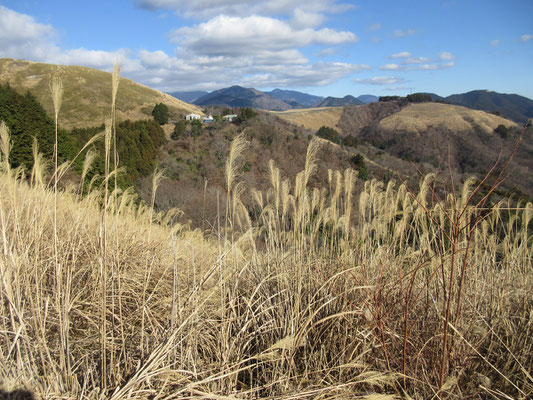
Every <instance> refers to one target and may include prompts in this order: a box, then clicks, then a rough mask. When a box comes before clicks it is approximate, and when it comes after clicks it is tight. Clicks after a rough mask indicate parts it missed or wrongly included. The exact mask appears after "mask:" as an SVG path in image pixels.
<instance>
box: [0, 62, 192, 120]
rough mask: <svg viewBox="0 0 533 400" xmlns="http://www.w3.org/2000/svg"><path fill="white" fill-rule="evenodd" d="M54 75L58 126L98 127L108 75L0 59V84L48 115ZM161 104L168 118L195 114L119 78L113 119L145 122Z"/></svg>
mask: <svg viewBox="0 0 533 400" xmlns="http://www.w3.org/2000/svg"><path fill="white" fill-rule="evenodd" d="M54 74H59V76H61V78H62V80H63V89H64V93H63V106H62V108H61V114H60V124H61V126H63V127H65V128H80V127H87V126H95V125H100V124H102V123H103V122H104V120H105V118H107V117H108V115H109V107H110V104H111V74H110V73H108V72H104V71H99V70H96V69H92V68H87V67H77V66H64V65H54V64H44V63H34V62H30V61H23V60H12V59H6V58H3V59H0V82H2V83H9V84H10V85H11V87H13V88H14V89H16V90H17V91H19V92H21V93H23V92H25V91H27V90H29V91H30V92H31V93H32V94H33V95H34V96H35V97H36V98H37V100H38V101H39V102H40V103H41V104H42V105H43V107H44V109H45V110H46V112H47V113H48V114H49V115H52V110H53V105H52V98H51V96H50V89H49V82H50V79H51V77H52V76H53V75H54ZM157 103H164V104H166V105H167V106H168V107H169V110H170V114H171V116H172V115H173V114H174V115H179V114H185V113H190V112H196V113H199V112H200V109H199V108H198V107H196V106H194V105H191V104H188V103H185V102H183V101H180V100H178V99H176V98H174V97H172V96H170V95H168V94H165V93H162V92H159V91H157V90H154V89H150V88H148V87H146V86H143V85H141V84H138V83H135V82H133V81H131V80H129V79H126V78H121V79H120V85H119V89H118V94H117V119H118V120H119V121H121V120H126V119H131V120H139V119H149V118H151V117H152V116H151V112H152V109H153V107H154V105H155V104H157Z"/></svg>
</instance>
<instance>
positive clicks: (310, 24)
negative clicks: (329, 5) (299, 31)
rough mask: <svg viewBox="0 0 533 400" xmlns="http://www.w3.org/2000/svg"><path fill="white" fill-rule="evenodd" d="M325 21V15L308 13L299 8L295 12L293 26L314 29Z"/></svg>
mask: <svg viewBox="0 0 533 400" xmlns="http://www.w3.org/2000/svg"><path fill="white" fill-rule="evenodd" d="M324 20H325V17H324V15H323V14H320V13H316V12H307V11H303V10H301V9H299V8H297V9H296V10H294V13H293V18H292V20H291V25H292V26H293V27H294V28H314V27H316V26H319V25H321V24H322V23H323V22H324Z"/></svg>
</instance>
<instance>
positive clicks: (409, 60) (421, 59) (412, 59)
mask: <svg viewBox="0 0 533 400" xmlns="http://www.w3.org/2000/svg"><path fill="white" fill-rule="evenodd" d="M428 61H429V58H427V57H408V58H406V59H405V60H403V61H402V64H422V63H427V62H428Z"/></svg>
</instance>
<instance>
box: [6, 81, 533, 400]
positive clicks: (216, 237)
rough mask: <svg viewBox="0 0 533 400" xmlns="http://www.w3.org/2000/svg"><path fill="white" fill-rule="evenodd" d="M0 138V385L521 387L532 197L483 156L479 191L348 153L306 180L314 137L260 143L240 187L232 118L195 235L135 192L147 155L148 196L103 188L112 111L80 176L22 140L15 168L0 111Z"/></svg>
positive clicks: (532, 322)
mask: <svg viewBox="0 0 533 400" xmlns="http://www.w3.org/2000/svg"><path fill="white" fill-rule="evenodd" d="M116 86H117V81H116V79H115V80H114V84H113V91H114V92H115V93H116ZM58 87H59V86H58ZM59 92H60V90H57V91H56V92H55V94H56V96H55V98H56V101H55V102H54V103H55V104H56V107H55V113H56V115H58V114H59V118H61V113H60V112H59V111H60V110H59V109H58V108H59V106H58V105H59V104H60V103H61V101H60V96H59V95H58V94H59ZM111 108H112V109H113V107H111ZM0 139H1V140H0V152H1V159H0V166H1V167H0V168H1V171H0V296H1V298H2V302H1V303H0V394H2V395H4V396H7V395H9V394H10V393H11V394H13V395H14V394H15V393H18V394H20V393H22V392H21V391H27V392H28V393H31V395H32V396H34V397H35V398H37V399H40V398H43V399H113V400H118V399H165V400H171V399H221V400H222V399H234V400H235V399H348V398H350V399H374V400H375V399H396V398H411V399H428V398H431V399H459V398H495V399H511V398H516V399H526V398H530V397H531V395H532V394H533V378H532V370H531V365H533V362H532V361H533V319H532V317H531V310H532V309H533V296H532V294H531V287H532V285H533V271H532V255H533V237H532V235H531V220H532V217H533V205H532V204H531V203H527V204H524V203H519V204H516V203H515V202H512V201H510V200H507V199H503V200H501V201H499V202H498V203H496V204H491V203H490V202H489V201H488V199H489V195H490V192H491V191H493V190H494V189H496V188H497V186H498V184H499V182H500V180H501V179H500V178H501V176H495V177H494V180H493V182H494V183H493V184H492V186H491V189H489V191H488V193H487V191H486V188H485V187H482V186H475V185H474V180H468V181H467V182H465V183H464V184H463V185H461V186H460V187H457V188H456V187H453V188H452V187H450V191H449V192H448V193H444V194H443V193H442V192H441V191H440V190H438V189H437V185H438V187H442V183H443V182H442V181H443V180H445V177H442V176H439V175H427V176H425V177H422V179H421V181H420V185H419V186H418V187H417V188H413V187H408V186H406V185H403V184H401V183H396V182H394V181H390V182H389V183H388V184H384V183H383V182H379V181H377V180H371V181H367V182H365V184H364V185H362V189H361V191H360V192H359V193H355V190H354V187H355V183H356V181H357V179H358V178H357V173H356V172H354V171H353V170H351V169H347V170H345V171H332V170H330V171H328V177H329V179H328V182H327V184H326V185H324V187H322V188H319V187H316V188H313V189H311V188H310V187H309V181H310V179H311V178H312V176H313V175H314V174H315V173H316V172H317V170H318V168H320V165H319V164H318V163H317V158H316V155H317V152H318V151H319V148H320V146H321V145H322V144H321V143H322V141H321V140H318V139H314V140H312V141H311V142H310V144H309V147H308V149H307V155H306V161H305V166H304V168H303V170H302V171H301V172H299V173H298V174H297V175H296V176H295V177H284V176H281V173H280V170H279V169H278V168H277V166H276V164H275V162H274V161H271V162H270V163H269V164H268V166H265V167H266V168H268V170H269V172H270V181H271V187H270V188H269V189H268V190H266V191H257V190H254V189H253V188H248V187H246V186H245V185H244V184H242V181H241V180H240V174H241V171H242V162H243V155H244V154H246V151H247V149H248V142H247V140H246V139H245V136H243V135H239V136H237V137H236V138H235V139H234V140H233V143H232V145H231V149H230V152H229V155H228V157H227V158H226V160H225V172H226V174H225V188H226V190H225V193H221V194H220V195H221V197H224V198H225V199H226V201H225V204H226V206H225V207H223V208H222V209H220V210H219V219H218V223H217V225H216V227H215V229H214V234H213V235H211V236H209V237H207V236H205V235H204V233H203V232H200V231H198V230H191V229H190V228H189V227H187V226H186V225H180V224H178V223H177V222H176V213H177V211H175V210H174V211H170V212H168V213H165V214H161V213H158V212H157V211H156V210H154V209H153V207H151V206H152V205H153V204H154V202H155V199H156V197H157V188H158V183H159V182H160V179H161V177H162V175H161V173H159V172H156V173H155V174H154V177H153V184H152V191H151V201H149V202H148V203H147V204H145V203H138V202H136V201H135V199H134V195H133V193H132V192H131V191H126V192H123V193H121V192H109V187H108V185H107V183H106V182H108V181H109V180H110V179H113V177H114V173H115V172H116V168H117V165H116V162H113V129H112V124H111V125H109V124H108V126H107V129H106V132H105V136H104V141H105V148H106V179H105V180H104V182H103V183H102V186H101V187H94V185H93V186H92V190H91V191H90V192H89V194H88V195H86V196H81V195H80V187H79V186H71V187H70V188H66V189H61V190H60V189H59V187H60V186H59V185H56V184H54V182H57V179H60V178H61V176H62V175H63V174H64V171H65V169H64V167H59V166H57V165H56V166H54V167H48V168H47V167H46V165H45V164H44V163H43V162H42V160H41V159H40V158H39V157H38V153H37V152H36V153H35V158H36V164H35V165H36V166H35V167H34V169H33V171H29V174H28V179H27V178H26V176H25V174H24V173H23V171H21V170H13V169H12V168H11V167H10V165H9V162H8V161H7V160H8V156H9V151H10V142H9V132H8V130H7V128H6V126H5V125H1V127H0ZM86 167H87V168H90V164H89V163H86ZM503 169H504V170H505V167H504V168H503ZM84 170H85V168H84ZM56 172H58V175H56ZM56 176H57V178H54V177H56ZM50 178H52V179H50ZM47 182H51V184H47ZM82 184H83V180H82V182H80V185H82ZM85 184H86V185H88V186H91V183H90V182H85ZM482 188H483V190H484V192H483V193H482V192H481V189H482ZM245 193H249V194H250V195H251V196H252V197H253V199H254V207H253V210H252V209H247V208H246V207H245V206H244V204H243V202H242V197H243V196H244V195H245Z"/></svg>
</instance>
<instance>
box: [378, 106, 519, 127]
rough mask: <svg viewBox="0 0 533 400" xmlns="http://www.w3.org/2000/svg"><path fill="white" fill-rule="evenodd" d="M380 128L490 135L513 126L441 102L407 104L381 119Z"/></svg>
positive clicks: (489, 116) (484, 114)
mask: <svg viewBox="0 0 533 400" xmlns="http://www.w3.org/2000/svg"><path fill="white" fill-rule="evenodd" d="M380 125H381V126H382V127H383V128H385V129H389V130H394V131H399V132H404V131H406V132H412V133H417V134H423V133H424V132H427V131H428V130H429V129H430V128H432V127H439V126H442V127H446V129H448V130H451V131H456V132H469V131H472V130H473V129H481V130H482V131H484V132H485V133H487V134H493V133H494V130H495V129H496V128H497V127H498V125H505V126H507V127H516V126H517V124H516V123H515V122H512V121H510V120H508V119H505V118H502V117H498V116H496V115H494V114H489V113H486V112H483V111H477V110H472V109H469V108H466V107H461V106H454V105H449V104H441V103H418V104H411V105H410V106H408V107H405V108H403V109H402V110H401V111H400V112H398V113H395V114H393V115H391V116H389V117H387V118H384V119H383V120H381V121H380Z"/></svg>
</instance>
